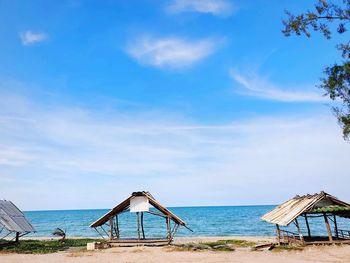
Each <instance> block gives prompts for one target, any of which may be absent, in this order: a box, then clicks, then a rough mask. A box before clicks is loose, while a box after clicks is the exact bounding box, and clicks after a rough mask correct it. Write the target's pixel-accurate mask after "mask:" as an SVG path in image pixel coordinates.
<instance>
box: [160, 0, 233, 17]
mask: <svg viewBox="0 0 350 263" xmlns="http://www.w3.org/2000/svg"><path fill="white" fill-rule="evenodd" d="M167 11H168V12H169V13H172V14H177V13H182V12H198V13H208V14H212V15H216V16H228V15H230V14H232V12H233V6H232V3H231V2H230V1H228V0H174V1H172V2H171V3H170V4H169V6H168V7H167Z"/></svg>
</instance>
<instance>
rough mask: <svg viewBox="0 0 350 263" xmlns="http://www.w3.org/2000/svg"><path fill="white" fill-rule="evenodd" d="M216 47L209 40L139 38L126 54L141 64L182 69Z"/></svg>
mask: <svg viewBox="0 0 350 263" xmlns="http://www.w3.org/2000/svg"><path fill="white" fill-rule="evenodd" d="M217 45H219V43H218V42H217V41H213V40H210V39H204V40H193V41H190V40H185V39H181V38H176V37H168V38H152V37H141V38H139V39H137V40H135V41H134V42H133V43H132V44H130V45H129V46H128V48H127V52H128V53H129V54H130V55H131V56H132V57H133V58H135V59H136V60H137V61H138V62H140V63H142V64H147V65H152V66H155V67H159V68H162V67H171V68H183V67H187V66H190V65H192V64H194V63H197V62H198V61H200V60H202V59H204V58H205V57H207V56H209V55H210V54H212V53H213V52H214V50H215V49H216V46H217Z"/></svg>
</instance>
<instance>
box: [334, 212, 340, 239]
mask: <svg viewBox="0 0 350 263" xmlns="http://www.w3.org/2000/svg"><path fill="white" fill-rule="evenodd" d="M333 217H334V230H335V237H336V238H337V239H339V235H338V225H337V216H336V215H333Z"/></svg>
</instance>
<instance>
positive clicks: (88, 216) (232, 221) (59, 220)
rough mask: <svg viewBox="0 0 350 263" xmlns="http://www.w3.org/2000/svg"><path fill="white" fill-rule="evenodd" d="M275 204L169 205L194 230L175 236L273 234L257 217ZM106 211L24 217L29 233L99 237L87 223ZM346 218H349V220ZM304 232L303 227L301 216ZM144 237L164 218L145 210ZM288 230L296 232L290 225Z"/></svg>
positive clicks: (130, 220) (127, 223) (126, 223)
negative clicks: (57, 230) (31, 230)
mask: <svg viewBox="0 0 350 263" xmlns="http://www.w3.org/2000/svg"><path fill="white" fill-rule="evenodd" d="M273 207H274V206H220V207H218V206H210V207H174V208H169V209H170V210H171V211H172V212H174V213H175V214H177V215H178V216H179V217H181V218H182V219H183V220H185V221H186V223H187V225H188V227H190V228H191V229H192V230H193V232H190V231H188V230H187V229H185V228H180V229H179V231H178V234H177V236H273V235H275V226H274V225H272V224H268V223H266V222H264V221H261V220H260V217H261V216H262V215H263V214H264V213H266V212H268V211H269V210H271V209H272V208H273ZM107 211H108V210H104V209H96V210H60V211H29V212H25V214H26V216H27V217H28V219H29V220H30V222H31V223H32V225H33V226H34V227H35V228H36V230H37V233H35V234H32V236H51V233H52V231H53V230H54V229H55V228H57V227H60V228H62V229H66V231H67V236H68V237H69V236H76V237H84V236H85V237H88V236H89V237H93V236H96V237H97V236H99V235H98V234H97V233H96V231H95V230H94V229H91V228H90V227H89V225H90V224H91V223H92V222H94V221H95V220H96V219H98V218H99V217H101V216H102V215H103V214H104V213H106V212H107ZM348 221H349V220H348ZM119 222H120V230H121V237H136V236H137V232H136V229H137V221H136V216H135V214H133V213H129V212H126V213H123V214H122V215H121V216H120V217H119ZM309 222H310V225H311V231H312V234H316V233H317V234H324V235H327V232H326V231H327V230H326V228H325V225H324V222H323V220H322V218H315V219H310V220H309ZM299 223H300V225H301V228H302V230H303V232H304V233H307V232H306V227H305V224H304V222H303V220H302V219H301V218H300V219H299ZM338 223H339V228H341V229H342V228H344V229H350V224H349V222H347V221H345V220H342V219H341V218H340V219H338ZM144 225H145V232H146V237H147V236H152V237H164V236H165V235H166V223H165V219H163V218H160V217H158V216H154V215H150V214H147V213H145V224H144ZM289 230H292V231H294V232H295V231H296V230H295V228H294V227H293V224H291V226H290V227H289Z"/></svg>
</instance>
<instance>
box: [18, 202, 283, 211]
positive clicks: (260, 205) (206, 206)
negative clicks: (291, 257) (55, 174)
mask: <svg viewBox="0 0 350 263" xmlns="http://www.w3.org/2000/svg"><path fill="white" fill-rule="evenodd" d="M266 206H276V204H266V205H265V204H264V205H262V204H259V205H253V204H248V205H195V206H167V208H168V209H172V208H211V207H212V208H217V207H266ZM112 208H113V207H110V208H77V209H74V208H72V209H39V210H23V212H55V211H57V212H59V211H60V212H62V211H90V210H93V211H96V210H110V209H112Z"/></svg>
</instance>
